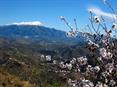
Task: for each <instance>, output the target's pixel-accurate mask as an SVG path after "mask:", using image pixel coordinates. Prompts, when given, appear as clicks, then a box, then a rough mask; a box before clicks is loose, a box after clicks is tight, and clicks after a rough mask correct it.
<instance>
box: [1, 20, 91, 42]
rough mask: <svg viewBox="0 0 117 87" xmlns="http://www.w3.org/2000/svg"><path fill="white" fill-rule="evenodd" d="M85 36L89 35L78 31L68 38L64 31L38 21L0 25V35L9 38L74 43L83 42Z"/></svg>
mask: <svg viewBox="0 0 117 87" xmlns="http://www.w3.org/2000/svg"><path fill="white" fill-rule="evenodd" d="M86 36H88V37H89V35H87V34H84V33H81V32H79V33H78V36H77V37H75V38H70V37H67V36H66V32H65V31H60V30H56V29H54V28H49V27H45V26H42V24H41V23H39V22H35V23H34V22H33V23H32V22H30V23H29V22H25V23H23V22H22V23H15V24H12V25H7V26H0V37H5V38H9V39H28V40H32V41H45V42H54V43H58V42H59V43H66V44H76V43H84V41H86Z"/></svg>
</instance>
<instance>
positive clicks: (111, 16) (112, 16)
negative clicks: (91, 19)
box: [88, 7, 117, 20]
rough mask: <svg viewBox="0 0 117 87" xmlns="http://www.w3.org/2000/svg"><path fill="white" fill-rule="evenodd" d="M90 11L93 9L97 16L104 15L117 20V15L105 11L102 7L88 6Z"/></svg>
mask: <svg viewBox="0 0 117 87" xmlns="http://www.w3.org/2000/svg"><path fill="white" fill-rule="evenodd" d="M88 11H91V12H92V13H94V14H95V15H97V16H103V17H105V18H108V19H115V20H117V15H115V14H112V13H107V12H104V11H102V10H101V9H100V8H97V7H90V8H88Z"/></svg>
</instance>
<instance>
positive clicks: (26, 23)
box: [12, 21, 43, 26]
mask: <svg viewBox="0 0 117 87" xmlns="http://www.w3.org/2000/svg"><path fill="white" fill-rule="evenodd" d="M12 24H13V25H36V26H43V24H42V23H41V22H39V21H33V22H18V23H17V22H16V23H12Z"/></svg>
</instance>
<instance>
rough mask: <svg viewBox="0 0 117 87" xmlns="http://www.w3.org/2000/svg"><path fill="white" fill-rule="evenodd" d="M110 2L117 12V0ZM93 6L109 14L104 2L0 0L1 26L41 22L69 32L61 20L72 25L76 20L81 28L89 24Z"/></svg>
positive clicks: (88, 0) (100, 0)
mask: <svg viewBox="0 0 117 87" xmlns="http://www.w3.org/2000/svg"><path fill="white" fill-rule="evenodd" d="M109 1H110V3H111V4H112V6H113V8H114V9H115V10H116V9H117V6H116V4H117V0H109ZM92 6H93V7H99V8H100V9H101V10H103V11H105V12H109V10H108V8H107V7H106V6H105V5H104V4H103V2H102V0H0V25H4V24H11V23H14V22H22V21H26V22H27V21H29V22H30V21H40V22H42V23H43V24H44V25H45V26H48V27H54V28H57V29H61V30H67V27H66V26H65V25H64V23H63V22H62V21H61V20H60V19H59V17H60V16H64V17H65V18H66V19H68V21H69V22H70V23H71V24H72V23H73V19H74V18H76V19H77V22H78V26H79V27H80V28H81V27H83V26H84V25H85V24H87V23H88V22H89V21H88V17H89V14H88V11H87V9H88V8H89V7H92Z"/></svg>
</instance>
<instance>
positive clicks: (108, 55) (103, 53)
mask: <svg viewBox="0 0 117 87" xmlns="http://www.w3.org/2000/svg"><path fill="white" fill-rule="evenodd" d="M100 55H101V56H102V57H103V58H104V59H111V58H112V57H113V55H112V53H111V52H107V50H106V49H105V48H100Z"/></svg>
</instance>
